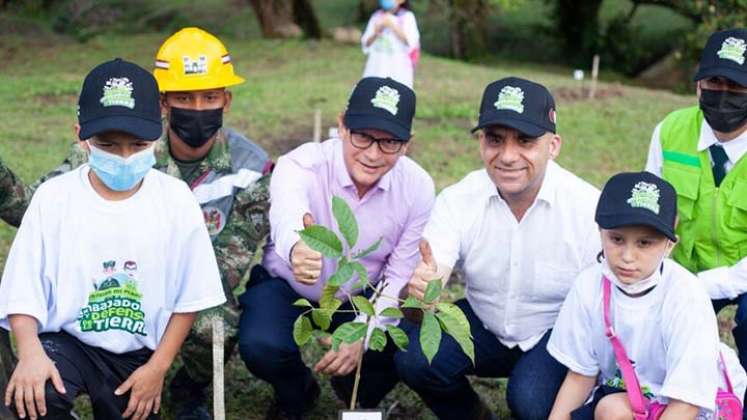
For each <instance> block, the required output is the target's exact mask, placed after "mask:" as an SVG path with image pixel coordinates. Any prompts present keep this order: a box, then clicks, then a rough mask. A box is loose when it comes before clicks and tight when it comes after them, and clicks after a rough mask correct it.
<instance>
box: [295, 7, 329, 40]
mask: <svg viewBox="0 0 747 420" xmlns="http://www.w3.org/2000/svg"><path fill="white" fill-rule="evenodd" d="M293 20H294V21H295V23H296V24H297V25H298V26H300V27H301V29H302V30H303V33H304V34H305V35H306V36H307V37H309V38H314V39H321V37H322V28H321V26H319V19H318V18H317V17H316V13H314V6H312V5H311V2H310V1H309V0H293Z"/></svg>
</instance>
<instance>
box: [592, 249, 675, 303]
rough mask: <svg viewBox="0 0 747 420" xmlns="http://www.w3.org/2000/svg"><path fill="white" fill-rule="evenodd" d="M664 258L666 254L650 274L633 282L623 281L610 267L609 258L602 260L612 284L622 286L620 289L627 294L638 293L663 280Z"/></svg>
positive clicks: (603, 268)
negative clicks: (662, 266) (662, 267)
mask: <svg viewBox="0 0 747 420" xmlns="http://www.w3.org/2000/svg"><path fill="white" fill-rule="evenodd" d="M664 258H666V255H665V256H663V257H662V258H661V260H660V261H659V264H657V265H656V269H655V270H654V272H653V273H651V275H650V276H648V277H647V278H645V279H643V280H640V281H637V282H635V283H632V284H628V283H623V282H621V281H620V280H619V279H618V278H617V276H616V275H615V273H614V272H613V271H612V269H611V268H610V266H609V264H608V263H607V259H604V260H602V274H604V275H605V276H607V278H608V279H609V280H610V281H611V282H612V284H614V285H615V286H617V287H618V288H620V290H622V291H623V292H625V293H626V294H628V295H637V294H639V293H642V292H645V291H646V290H648V289H651V288H652V287H654V286H656V285H657V284H659V281H660V280H661V265H662V263H663V262H664Z"/></svg>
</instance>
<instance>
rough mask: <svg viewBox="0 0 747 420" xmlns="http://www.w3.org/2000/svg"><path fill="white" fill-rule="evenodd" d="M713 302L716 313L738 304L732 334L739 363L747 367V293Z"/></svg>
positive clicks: (746, 396) (746, 394)
mask: <svg viewBox="0 0 747 420" xmlns="http://www.w3.org/2000/svg"><path fill="white" fill-rule="evenodd" d="M712 303H713V309H714V310H715V311H716V314H718V313H719V312H720V311H721V309H723V308H725V307H727V306H729V305H737V314H736V315H735V316H734V322H736V324H737V326H736V327H734V329H732V330H731V334H732V335H733V336H734V342H735V343H736V344H737V353H738V354H739V363H741V364H742V367H743V368H745V369H747V293H745V294H743V295H739V296H737V297H736V298H735V299H717V300H714V301H712ZM745 400H747V392H745ZM744 417H745V418H746V419H747V406H746V407H745V409H744Z"/></svg>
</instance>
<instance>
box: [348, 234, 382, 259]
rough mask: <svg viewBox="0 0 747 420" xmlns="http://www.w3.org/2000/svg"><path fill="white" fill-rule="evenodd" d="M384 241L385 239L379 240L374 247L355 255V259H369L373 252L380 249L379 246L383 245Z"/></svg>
mask: <svg viewBox="0 0 747 420" xmlns="http://www.w3.org/2000/svg"><path fill="white" fill-rule="evenodd" d="M383 239H384V238H379V240H378V241H376V242H374V244H373V245H371V246H369V247H368V248H366V249H364V250H363V251H361V252H359V253H357V254H355V258H356V259H361V258H364V257H367V256H368V255H369V254H371V253H372V252H374V251H376V250H377V249H378V248H379V245H381V241H382V240H383Z"/></svg>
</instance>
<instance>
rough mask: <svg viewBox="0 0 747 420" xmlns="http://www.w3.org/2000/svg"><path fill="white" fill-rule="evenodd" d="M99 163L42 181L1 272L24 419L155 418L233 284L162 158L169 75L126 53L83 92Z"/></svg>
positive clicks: (11, 401) (17, 405)
mask: <svg viewBox="0 0 747 420" xmlns="http://www.w3.org/2000/svg"><path fill="white" fill-rule="evenodd" d="M78 121H79V125H77V126H76V128H77V134H78V137H79V139H80V141H81V147H83V148H84V149H86V150H87V151H88V152H89V160H88V164H85V165H82V166H80V167H79V168H77V169H75V170H72V171H70V172H68V173H66V174H63V175H60V176H58V177H55V178H52V179H50V180H48V181H46V182H45V183H43V184H42V185H41V186H40V187H39V188H38V189H37V191H36V193H35V194H34V196H33V198H32V200H31V203H30V204H29V207H28V209H27V211H26V213H25V215H24V217H23V221H22V222H21V226H20V228H19V229H18V232H17V234H16V237H15V239H14V241H13V245H12V247H11V250H10V254H9V256H8V260H7V262H6V266H5V271H4V272H3V278H2V284H0V327H2V328H5V329H10V330H11V331H12V332H13V335H14V336H15V339H16V344H17V348H18V365H17V366H16V368H15V370H14V372H13V375H12V377H11V379H10V381H9V384H8V386H7V389H6V390H4V393H5V395H4V397H5V398H4V403H5V405H6V406H11V407H12V410H13V411H16V412H17V413H18V416H19V417H20V418H25V417H26V416H28V417H30V418H32V419H35V418H37V417H43V418H53V419H74V418H77V417H75V416H74V415H73V414H72V413H71V410H72V408H73V403H74V401H75V398H76V397H77V396H78V395H79V394H82V393H86V394H88V395H89V396H90V399H91V405H92V407H93V415H94V417H95V418H96V419H120V418H132V419H136V420H139V419H145V418H155V417H157V414H158V412H159V409H160V404H161V390H162V388H163V381H164V376H165V375H166V373H167V372H168V370H169V367H170V366H171V363H172V362H173V360H174V357H175V356H176V354H177V353H178V351H179V349H180V347H181V345H182V343H183V342H184V339H185V337H186V336H187V334H188V333H189V331H190V328H191V327H192V323H193V322H194V320H195V316H196V313H197V312H199V311H201V310H204V309H208V308H211V307H215V306H218V305H221V304H222V303H223V302H225V300H226V297H225V295H224V293H223V288H222V286H221V279H220V274H219V273H218V266H217V263H216V259H215V254H214V253H213V248H212V245H211V243H210V236H209V235H208V231H207V228H206V226H205V223H204V220H203V217H202V211H200V207H199V205H198V204H197V201H196V200H195V198H194V196H193V195H192V192H191V191H190V190H189V188H188V187H187V185H186V184H185V183H184V182H182V181H180V180H178V179H176V178H173V177H171V176H169V175H166V174H163V173H161V172H159V171H156V170H153V169H152V167H153V165H154V164H155V162H156V159H155V156H154V153H153V148H154V146H153V144H154V142H155V141H156V140H157V139H158V138H159V137H160V136H161V133H162V125H161V110H160V101H159V93H158V86H157V84H156V80H155V78H154V77H153V75H151V74H150V73H149V72H147V71H146V70H144V69H142V68H140V67H138V66H137V65H135V64H132V63H130V62H127V61H124V60H121V59H116V60H112V61H109V62H106V63H103V64H101V65H99V66H97V67H96V68H94V69H93V70H92V71H91V72H90V73H89V74H88V76H86V79H85V81H84V83H83V88H82V90H81V94H80V98H79V101H78Z"/></svg>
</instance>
